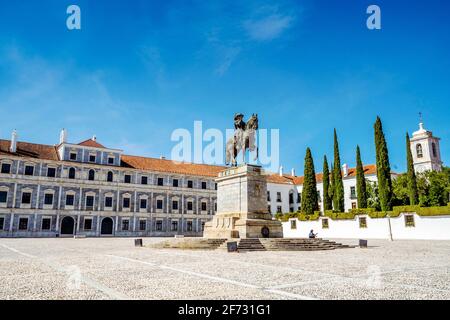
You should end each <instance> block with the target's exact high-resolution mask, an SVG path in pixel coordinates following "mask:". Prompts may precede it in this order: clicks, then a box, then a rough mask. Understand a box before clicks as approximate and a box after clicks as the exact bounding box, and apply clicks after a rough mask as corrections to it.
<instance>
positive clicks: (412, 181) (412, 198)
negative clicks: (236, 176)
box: [406, 132, 419, 205]
mask: <svg viewBox="0 0 450 320" xmlns="http://www.w3.org/2000/svg"><path fill="white" fill-rule="evenodd" d="M406 166H407V168H408V172H407V176H408V195H409V204H410V205H416V204H418V203H419V194H418V191H417V179H416V172H415V171H414V163H413V157H412V153H411V143H410V141H409V134H408V132H407V133H406Z"/></svg>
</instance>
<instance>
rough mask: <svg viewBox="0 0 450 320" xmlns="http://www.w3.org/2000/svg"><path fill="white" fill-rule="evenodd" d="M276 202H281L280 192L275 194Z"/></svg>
mask: <svg viewBox="0 0 450 320" xmlns="http://www.w3.org/2000/svg"><path fill="white" fill-rule="evenodd" d="M277 202H281V192H277Z"/></svg>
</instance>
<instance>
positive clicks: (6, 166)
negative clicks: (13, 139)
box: [1, 163, 11, 174]
mask: <svg viewBox="0 0 450 320" xmlns="http://www.w3.org/2000/svg"><path fill="white" fill-rule="evenodd" d="M1 172H2V173H5V174H8V173H10V172H11V165H10V164H9V163H2V171H1Z"/></svg>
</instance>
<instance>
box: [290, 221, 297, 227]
mask: <svg viewBox="0 0 450 320" xmlns="http://www.w3.org/2000/svg"><path fill="white" fill-rule="evenodd" d="M291 229H297V220H291Z"/></svg>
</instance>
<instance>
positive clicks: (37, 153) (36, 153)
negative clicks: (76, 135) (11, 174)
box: [0, 140, 59, 161]
mask: <svg viewBox="0 0 450 320" xmlns="http://www.w3.org/2000/svg"><path fill="white" fill-rule="evenodd" d="M10 145H11V142H10V141H9V140H0V154H10V155H15V156H20V157H29V158H36V159H44V160H54V161H58V160H59V157H58V152H57V151H56V147H55V146H49V145H44V144H35V143H29V142H20V141H19V142H17V152H16V153H11V152H9V147H10Z"/></svg>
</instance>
